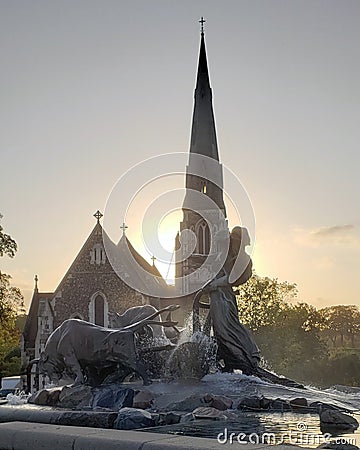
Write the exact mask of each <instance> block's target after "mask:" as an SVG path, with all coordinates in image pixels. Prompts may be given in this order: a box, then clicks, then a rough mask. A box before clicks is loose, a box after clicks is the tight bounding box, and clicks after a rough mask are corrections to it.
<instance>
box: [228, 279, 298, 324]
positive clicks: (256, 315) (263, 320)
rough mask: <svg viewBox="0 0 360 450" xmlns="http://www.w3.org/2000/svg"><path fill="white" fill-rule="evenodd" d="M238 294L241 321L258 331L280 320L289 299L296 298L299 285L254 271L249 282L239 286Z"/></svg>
mask: <svg viewBox="0 0 360 450" xmlns="http://www.w3.org/2000/svg"><path fill="white" fill-rule="evenodd" d="M237 294H238V295H237V299H238V306H239V315H240V320H241V322H242V323H244V325H247V326H248V327H249V328H250V329H251V330H253V331H257V330H259V329H260V328H262V327H265V326H269V325H274V324H275V323H277V322H278V318H279V314H281V312H282V311H284V310H285V309H286V308H287V307H288V301H289V300H294V299H295V298H296V296H297V287H296V284H294V283H288V282H287V281H283V282H279V281H278V279H277V278H268V277H260V276H259V275H256V274H255V273H254V274H253V276H252V277H251V278H250V280H249V281H248V282H247V283H245V284H244V285H242V286H241V287H239V288H237Z"/></svg>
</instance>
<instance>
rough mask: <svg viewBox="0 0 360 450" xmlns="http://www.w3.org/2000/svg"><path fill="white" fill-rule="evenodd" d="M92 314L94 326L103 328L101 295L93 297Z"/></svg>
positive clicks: (102, 300)
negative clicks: (93, 314)
mask: <svg viewBox="0 0 360 450" xmlns="http://www.w3.org/2000/svg"><path fill="white" fill-rule="evenodd" d="M94 310H95V311H94V312H95V324H96V325H101V326H102V327H103V326H104V299H103V298H102V297H101V295H97V296H96V297H95V304H94Z"/></svg>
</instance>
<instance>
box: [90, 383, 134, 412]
mask: <svg viewBox="0 0 360 450" xmlns="http://www.w3.org/2000/svg"><path fill="white" fill-rule="evenodd" d="M133 400H134V390H133V389H129V388H126V389H123V388H121V387H119V386H117V385H109V386H100V387H99V388H96V389H95V390H94V394H93V401H92V407H93V408H94V409H95V408H107V409H113V410H117V411H118V410H119V409H121V408H126V407H131V406H133Z"/></svg>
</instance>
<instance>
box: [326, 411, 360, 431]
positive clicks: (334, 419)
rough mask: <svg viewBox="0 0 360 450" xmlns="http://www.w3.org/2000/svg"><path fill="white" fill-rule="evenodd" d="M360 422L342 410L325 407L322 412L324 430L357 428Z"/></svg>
mask: <svg viewBox="0 0 360 450" xmlns="http://www.w3.org/2000/svg"><path fill="white" fill-rule="evenodd" d="M358 426H359V422H358V421H357V420H356V419H355V418H354V417H352V416H349V415H348V414H344V413H342V412H340V411H335V410H332V409H325V411H322V412H321V413H320V428H321V431H322V432H326V431H330V430H349V431H350V430H352V431H353V430H356V429H357V428H358Z"/></svg>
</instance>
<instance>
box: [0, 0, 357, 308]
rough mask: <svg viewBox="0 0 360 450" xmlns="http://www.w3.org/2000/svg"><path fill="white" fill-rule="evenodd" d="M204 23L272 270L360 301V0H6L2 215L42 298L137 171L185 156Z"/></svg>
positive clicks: (315, 299)
mask: <svg viewBox="0 0 360 450" xmlns="http://www.w3.org/2000/svg"><path fill="white" fill-rule="evenodd" d="M201 16H204V17H205V19H206V24H205V38H206V46H207V56H208V63H209V71H210V78H211V85H212V89H213V100H214V109H215V117H216V126H217V137H218V145H219V152H220V158H221V161H222V162H223V164H224V166H226V167H227V168H229V169H230V170H231V171H232V172H233V173H234V174H236V176H237V177H238V179H239V180H240V181H241V184H242V186H243V187H244V189H245V190H246V191H247V193H248V196H249V198H250V200H251V204H252V207H253V211H254V215H255V218H256V242H255V248H254V254H253V259H254V266H255V269H256V271H257V273H258V274H260V275H267V276H271V277H278V278H279V279H280V280H287V281H289V282H295V283H297V284H298V288H299V299H300V300H302V301H306V302H309V303H312V304H314V305H315V306H317V307H320V306H325V305H330V304H340V303H346V304H358V305H360V288H359V285H358V284H357V282H358V279H359V275H360V231H359V230H360V228H359V226H360V208H359V194H360V176H359V167H360V151H359V142H360V127H359V119H360V84H359V80H360V27H359V17H360V2H359V1H358V0H344V1H333V0H311V1H310V0H309V1H307V0H303V1H298V0H292V1H288V0H267V1H261V0H247V1H245V0H244V1H243V0H234V1H230V0H226V1H224V2H220V1H208V0H207V1H182V2H175V1H165V0H164V1H159V0H152V1H145V0H144V1H120V0H116V1H115V0H114V1H112V0H105V1H91V0H87V1H85V0H77V1H75V2H74V1H67V0H63V1H58V2H49V1H47V0H43V1H40V0H32V1H25V0H23V1H18V0H11V1H10V0H4V1H2V2H0V60H1V71H0V86H1V101H0V156H1V159H0V161H1V165H0V168H1V175H0V192H1V199H0V212H1V213H2V214H3V216H4V218H3V219H2V221H1V223H2V226H3V227H4V229H5V232H7V233H9V234H11V235H12V237H14V238H15V239H16V241H17V242H18V245H19V251H18V253H17V255H16V257H15V258H14V259H13V260H11V259H9V258H7V257H3V258H2V259H1V261H0V262H1V266H0V269H1V270H2V271H3V272H6V273H10V274H11V275H12V276H13V282H14V284H15V285H17V286H19V287H20V288H21V289H22V292H23V293H24V295H25V298H26V301H27V303H28V302H29V300H30V297H31V292H32V289H33V278H34V274H37V275H38V276H39V289H40V290H41V291H53V290H54V289H55V288H56V287H57V285H58V283H59V282H60V281H61V278H62V277H63V275H64V273H65V272H66V270H67V268H68V267H69V265H70V264H71V262H72V261H73V259H74V258H75V256H76V254H77V253H78V251H79V250H80V248H81V246H82V244H83V243H84V241H85V240H86V238H87V236H88V235H89V233H90V232H91V230H92V228H93V226H94V224H95V219H94V218H93V216H92V215H93V213H94V212H95V211H96V210H97V209H100V210H102V211H104V209H105V204H106V202H107V199H108V197H109V195H110V193H111V190H112V187H113V186H114V185H115V183H116V182H117V180H118V179H119V178H120V177H121V176H122V174H124V173H125V172H126V171H128V170H130V169H131V168H132V167H133V166H134V165H136V164H138V163H140V162H141V161H143V160H144V159H147V158H151V157H155V156H157V155H161V154H165V153H175V152H187V151H188V149H189V138H190V126H191V116H192V108H193V91H194V87H195V77H196V68H197V58H198V51H199V38H200V34H199V23H198V20H199V18H200V17H201ZM182 170H184V167H179V171H182ZM225 186H226V177H225ZM235 197H236V195H235ZM239 198H240V197H239ZM233 200H234V201H235V203H236V198H233ZM144 201H145V202H146V198H145V200H144ZM139 205H140V206H139V208H140V209H141V202H140V203H139ZM120 223H121V219H120ZM135 224H136V218H134V217H129V218H127V225H128V226H129V228H128V231H127V233H128V236H129V238H130V240H131V241H132V242H133V244H134V245H135V246H137V247H138V249H139V251H142V250H143V249H142V248H141V246H140V245H139V242H140V241H139V236H137V235H136V226H135ZM230 225H232V226H233V225H236V223H230ZM244 225H245V226H246V225H247V224H246V223H245V224H244ZM163 228H164V227H163ZM163 231H164V230H163ZM172 232H173V233H175V232H176V230H175V229H174V230H173V231H172ZM169 236H170V237H169V239H172V237H171V233H170V235H169ZM252 238H253V240H254V238H255V236H252ZM170 242H171V240H170ZM144 256H145V257H146V258H147V259H148V260H149V261H150V256H151V255H149V254H144Z"/></svg>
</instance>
